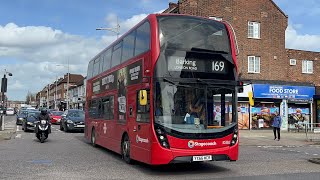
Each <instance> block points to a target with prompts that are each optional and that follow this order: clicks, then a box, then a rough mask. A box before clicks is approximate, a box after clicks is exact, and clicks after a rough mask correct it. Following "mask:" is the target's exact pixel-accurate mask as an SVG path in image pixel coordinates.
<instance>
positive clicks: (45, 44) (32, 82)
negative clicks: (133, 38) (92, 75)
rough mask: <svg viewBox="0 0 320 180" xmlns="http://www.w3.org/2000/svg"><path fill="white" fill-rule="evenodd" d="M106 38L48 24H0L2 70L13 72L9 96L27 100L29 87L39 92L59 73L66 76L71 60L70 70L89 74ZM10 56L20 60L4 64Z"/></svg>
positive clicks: (0, 66)
mask: <svg viewBox="0 0 320 180" xmlns="http://www.w3.org/2000/svg"><path fill="white" fill-rule="evenodd" d="M105 39H106V38H103V39H98V40H97V39H94V38H85V37H82V36H77V35H72V34H67V33H64V32H63V31H61V30H55V29H52V28H51V27H44V26H25V27H19V26H18V25H16V24H14V23H9V24H7V25H5V26H0V68H1V69H0V70H3V69H7V70H8V71H9V72H12V73H13V76H12V77H9V78H8V96H9V98H12V99H15V100H23V99H24V97H25V96H26V93H25V92H26V90H30V91H31V92H37V91H39V90H41V89H42V88H43V86H44V85H45V84H48V83H50V82H52V81H53V80H54V79H55V77H56V76H63V74H65V73H67V68H66V67H67V61H68V60H69V63H70V73H77V74H82V75H85V74H86V70H87V64H88V61H89V60H90V59H91V58H92V57H93V56H94V55H95V54H97V53H98V52H99V51H101V50H102V49H103V47H104V46H105ZM8 59H14V60H17V61H16V62H9V63H6V64H4V63H3V61H4V60H6V62H8V61H9V60H8ZM1 61H2V62H1ZM56 64H62V65H64V67H63V66H62V67H57V66H56Z"/></svg>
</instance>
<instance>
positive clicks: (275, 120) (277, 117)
mask: <svg viewBox="0 0 320 180" xmlns="http://www.w3.org/2000/svg"><path fill="white" fill-rule="evenodd" d="M274 114H275V116H274V118H273V123H272V126H273V134H274V140H277V141H280V127H281V123H282V120H281V117H280V115H279V113H278V111H275V113H274ZM276 131H277V133H276ZM277 134H278V139H277Z"/></svg>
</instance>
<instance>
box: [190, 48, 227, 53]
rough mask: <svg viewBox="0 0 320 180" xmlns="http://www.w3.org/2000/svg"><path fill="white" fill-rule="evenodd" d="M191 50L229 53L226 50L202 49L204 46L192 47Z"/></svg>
mask: <svg viewBox="0 0 320 180" xmlns="http://www.w3.org/2000/svg"><path fill="white" fill-rule="evenodd" d="M191 51H196V52H209V53H218V54H229V53H228V52H226V51H216V50H210V49H202V48H196V47H192V48H191Z"/></svg>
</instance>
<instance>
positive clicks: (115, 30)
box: [96, 17, 120, 39]
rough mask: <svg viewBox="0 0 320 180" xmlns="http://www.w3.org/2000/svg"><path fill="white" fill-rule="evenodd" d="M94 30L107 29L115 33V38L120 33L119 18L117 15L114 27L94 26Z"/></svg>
mask: <svg viewBox="0 0 320 180" xmlns="http://www.w3.org/2000/svg"><path fill="white" fill-rule="evenodd" d="M96 30H107V31H111V32H114V33H116V34H117V39H118V38H119V34H120V24H119V20H118V17H117V27H114V28H102V27H101V28H96Z"/></svg>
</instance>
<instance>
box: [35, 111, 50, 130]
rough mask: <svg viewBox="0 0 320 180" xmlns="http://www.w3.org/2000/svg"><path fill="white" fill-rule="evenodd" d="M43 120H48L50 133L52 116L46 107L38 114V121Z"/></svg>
mask: <svg viewBox="0 0 320 180" xmlns="http://www.w3.org/2000/svg"><path fill="white" fill-rule="evenodd" d="M41 120H47V121H48V122H49V133H51V125H50V116H49V114H48V112H47V110H46V109H41V113H40V115H39V116H38V122H39V123H40V122H41Z"/></svg>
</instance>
